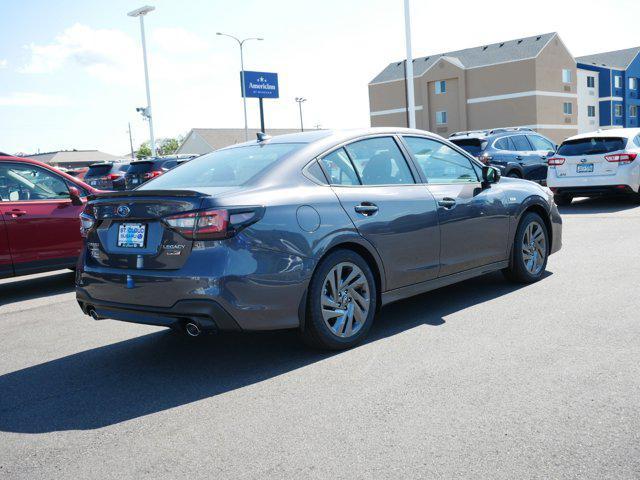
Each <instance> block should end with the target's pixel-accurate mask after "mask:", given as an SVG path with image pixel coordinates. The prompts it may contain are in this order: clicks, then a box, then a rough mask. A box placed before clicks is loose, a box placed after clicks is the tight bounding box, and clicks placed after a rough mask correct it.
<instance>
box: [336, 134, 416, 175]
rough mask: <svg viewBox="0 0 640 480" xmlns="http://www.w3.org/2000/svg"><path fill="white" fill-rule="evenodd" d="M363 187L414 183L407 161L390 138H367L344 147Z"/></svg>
mask: <svg viewBox="0 0 640 480" xmlns="http://www.w3.org/2000/svg"><path fill="white" fill-rule="evenodd" d="M345 150H346V151H347V152H348V154H349V158H350V159H351V161H352V162H353V166H354V167H355V169H356V171H357V172H358V175H359V176H360V179H361V181H362V184H363V185H402V184H410V183H415V182H414V180H413V175H412V174H411V170H410V169H409V166H408V165H407V161H406V160H405V158H404V155H402V152H401V151H400V148H398V145H397V144H396V142H395V140H394V139H393V138H391V137H376V138H368V139H366V140H360V141H357V142H354V143H351V144H349V145H347V146H346V147H345Z"/></svg>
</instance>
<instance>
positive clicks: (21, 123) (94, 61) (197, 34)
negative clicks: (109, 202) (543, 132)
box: [0, 0, 640, 154]
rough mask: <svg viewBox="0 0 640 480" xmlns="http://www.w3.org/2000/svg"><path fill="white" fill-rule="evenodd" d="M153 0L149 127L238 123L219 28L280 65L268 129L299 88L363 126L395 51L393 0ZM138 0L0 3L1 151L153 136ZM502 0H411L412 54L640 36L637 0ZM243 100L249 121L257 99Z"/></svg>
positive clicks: (337, 118)
mask: <svg viewBox="0 0 640 480" xmlns="http://www.w3.org/2000/svg"><path fill="white" fill-rule="evenodd" d="M148 3H150V4H151V5H154V6H155V7H156V11H154V12H152V13H151V14H149V16H148V17H147V19H146V23H145V26H146V29H147V39H148V52H149V63H150V75H151V88H152V103H153V111H154V123H155V127H156V136H158V137H166V136H175V135H178V134H184V133H186V132H187V131H188V130H189V129H190V128H192V127H241V126H242V124H243V117H242V103H241V99H240V87H239V82H238V72H239V59H238V47H237V45H236V44H235V43H234V42H233V41H232V40H230V39H226V38H223V37H217V36H216V35H215V32H216V31H223V32H226V33H231V34H234V35H236V36H241V37H245V36H262V37H264V38H265V40H264V41H263V42H249V43H247V44H246V56H245V65H246V68H247V69H248V70H265V71H275V72H278V74H279V77H280V99H278V100H265V107H266V110H265V112H266V123H267V128H268V127H297V125H298V116H297V114H298V111H297V106H296V104H295V102H294V98H295V97H296V96H304V97H306V98H308V101H307V102H306V103H305V105H304V114H305V123H306V124H307V125H309V126H311V125H315V124H320V125H321V126H322V127H334V128H347V127H360V126H367V125H368V124H369V117H368V93H367V83H368V82H369V81H370V80H371V78H373V77H374V76H375V75H376V74H377V73H378V71H379V70H381V69H382V68H384V66H385V65H386V64H387V63H389V62H391V61H395V60H400V59H402V58H404V37H403V35H404V28H403V27H404V19H403V1H402V0H350V1H344V0H340V1H338V0H324V1H322V2H319V1H306V0H297V1H293V0H291V1H290V0H259V1H252V0H233V1H221V0H209V1H195V0H183V1H177V0H158V1H154V0H148ZM144 4H145V2H142V1H130V0H110V1H108V2H105V1H97V0H85V1H71V0H57V1H55V2H53V1H33V0H32V1H29V0H23V1H20V2H18V1H13V0H0V12H2V18H3V22H2V23H3V28H2V29H1V30H0V151H8V152H10V153H15V152H26V153H32V152H35V151H38V150H40V151H48V150H57V149H71V148H78V149H82V148H88V149H90V148H98V149H100V150H103V151H106V152H109V153H113V154H123V153H125V152H127V150H128V136H127V132H126V130H127V122H131V125H132V130H133V135H134V142H135V144H139V143H141V142H142V141H145V140H146V139H147V138H148V129H147V125H146V123H145V122H144V121H142V119H141V118H140V117H139V115H138V114H137V113H136V112H135V107H137V106H143V105H144V104H145V91H144V78H143V70H142V61H141V50H140V33H139V24H138V21H137V19H133V18H130V17H127V15H126V13H127V12H128V11H130V10H133V9H134V8H137V7H139V6H142V5H144ZM510 4H511V5H513V4H512V3H511V2H504V1H495V0H484V1H482V2H479V1H473V2H470V1H464V0H458V1H456V2H435V1H430V0H429V1H422V0H413V7H412V8H413V22H412V23H413V46H414V55H415V56H421V55H427V54H433V53H439V52H442V51H447V50H455V49H459V48H466V47H472V46H476V45H482V44H485V43H491V42H497V41H500V40H509V39H513V38H517V37H520V36H527V35H534V34H537V33H544V32H550V31H558V32H559V33H560V35H561V37H562V38H563V40H564V42H565V43H566V44H567V46H568V48H569V49H570V50H571V51H572V53H573V54H574V55H576V56H578V55H584V54H588V53H595V52H600V51H607V50H613V49H618V48H628V47H631V46H636V45H638V44H640V40H639V39H638V36H637V25H636V24H637V20H636V19H637V18H638V13H640V5H638V2H637V1H630V0H618V1H607V2H604V1H592V0H587V1H575V0H572V1H566V0H565V1H562V2H560V1H557V0H553V1H551V0H538V1H536V2H535V3H534V4H529V6H527V7H526V9H523V8H506V5H510ZM449 6H454V7H455V8H453V9H452V10H450V9H449ZM602 17H605V18H607V19H608V20H607V21H606V22H604V23H603V22H602V20H601V18H602ZM613 19H615V22H613V21H612V20H613ZM610 20H611V21H610ZM603 26H605V27H607V28H603ZM249 104H250V105H249V124H250V126H254V127H257V126H258V123H259V119H258V111H257V100H250V101H249Z"/></svg>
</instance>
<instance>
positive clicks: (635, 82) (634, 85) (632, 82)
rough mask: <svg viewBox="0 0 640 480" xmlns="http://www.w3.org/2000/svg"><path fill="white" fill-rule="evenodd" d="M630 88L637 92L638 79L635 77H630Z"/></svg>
mask: <svg viewBox="0 0 640 480" xmlns="http://www.w3.org/2000/svg"><path fill="white" fill-rule="evenodd" d="M629 88H630V89H631V90H635V89H636V88H638V79H637V78H634V77H629Z"/></svg>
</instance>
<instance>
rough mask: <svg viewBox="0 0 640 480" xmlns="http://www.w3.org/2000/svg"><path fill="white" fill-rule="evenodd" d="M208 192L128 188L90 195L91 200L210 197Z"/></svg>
mask: <svg viewBox="0 0 640 480" xmlns="http://www.w3.org/2000/svg"><path fill="white" fill-rule="evenodd" d="M208 196H209V195H207V194H206V193H202V192H195V191H193V190H128V191H123V192H104V193H95V194H91V195H89V196H88V197H87V198H88V199H89V200H102V199H105V198H106V199H109V198H130V197H135V198H144V197H208Z"/></svg>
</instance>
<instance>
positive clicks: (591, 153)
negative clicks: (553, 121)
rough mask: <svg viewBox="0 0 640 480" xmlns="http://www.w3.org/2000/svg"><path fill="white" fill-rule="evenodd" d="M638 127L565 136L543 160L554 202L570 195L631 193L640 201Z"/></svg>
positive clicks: (565, 200) (564, 201)
mask: <svg viewBox="0 0 640 480" xmlns="http://www.w3.org/2000/svg"><path fill="white" fill-rule="evenodd" d="M639 156H640V128H616V129H611V130H598V131H597V132H592V133H583V134H580V135H575V136H573V137H569V138H568V139H566V140H565V141H564V142H562V145H560V147H559V148H558V151H557V152H556V154H555V155H554V156H553V157H551V158H549V159H548V160H547V163H548V165H549V168H548V170H547V186H548V187H549V188H550V189H551V191H553V193H554V199H555V202H556V203H557V204H558V205H569V204H570V203H571V201H572V200H573V198H574V197H594V196H599V195H606V194H631V195H632V196H633V197H634V199H635V200H636V201H639V200H640V192H639V191H640V157H639Z"/></svg>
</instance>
